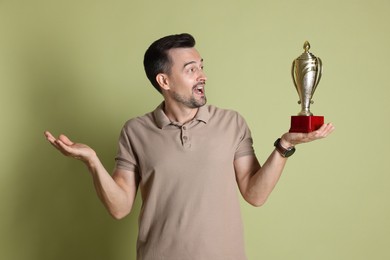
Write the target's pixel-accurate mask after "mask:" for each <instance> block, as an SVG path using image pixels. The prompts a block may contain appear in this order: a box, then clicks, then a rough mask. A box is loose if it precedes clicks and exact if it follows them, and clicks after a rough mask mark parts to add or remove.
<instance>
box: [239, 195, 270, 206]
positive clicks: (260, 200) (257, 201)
mask: <svg viewBox="0 0 390 260" xmlns="http://www.w3.org/2000/svg"><path fill="white" fill-rule="evenodd" d="M244 198H245V200H246V202H248V203H249V204H250V205H252V206H254V207H257V208H258V207H261V206H263V205H264V204H265V203H266V202H267V197H252V196H247V197H244Z"/></svg>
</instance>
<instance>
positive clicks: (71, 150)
mask: <svg viewBox="0 0 390 260" xmlns="http://www.w3.org/2000/svg"><path fill="white" fill-rule="evenodd" d="M44 134H45V137H46V139H47V140H48V141H49V142H50V143H51V144H52V145H53V146H54V147H55V148H56V149H57V150H58V151H60V152H61V153H62V154H64V155H65V156H69V157H72V158H75V159H78V160H81V161H83V162H85V163H88V162H90V161H91V160H92V158H93V157H96V153H95V151H94V150H93V149H92V148H90V147H89V146H88V145H85V144H80V143H74V142H72V141H71V140H70V139H69V138H68V137H67V136H65V135H60V136H59V137H58V138H57V139H56V138H55V137H54V136H53V135H52V134H51V133H50V132H49V131H45V133H44Z"/></svg>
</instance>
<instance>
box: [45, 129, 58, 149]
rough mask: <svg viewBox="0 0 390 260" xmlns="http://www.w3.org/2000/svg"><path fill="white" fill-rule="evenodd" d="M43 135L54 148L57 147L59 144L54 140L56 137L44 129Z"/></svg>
mask: <svg viewBox="0 0 390 260" xmlns="http://www.w3.org/2000/svg"><path fill="white" fill-rule="evenodd" d="M44 135H45V137H46V140H47V141H49V143H50V144H51V145H53V146H54V147H55V148H56V149H59V146H58V144H57V142H56V138H55V137H54V136H53V135H52V134H51V133H50V132H49V131H45V132H44Z"/></svg>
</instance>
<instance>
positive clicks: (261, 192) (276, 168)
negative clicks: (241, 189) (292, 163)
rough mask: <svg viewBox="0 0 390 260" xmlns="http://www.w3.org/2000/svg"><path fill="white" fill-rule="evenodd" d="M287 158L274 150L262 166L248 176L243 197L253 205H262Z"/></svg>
mask: <svg viewBox="0 0 390 260" xmlns="http://www.w3.org/2000/svg"><path fill="white" fill-rule="evenodd" d="M286 162H287V158H284V157H282V156H281V155H280V154H279V153H278V152H277V151H276V150H274V151H273V152H272V153H271V154H270V156H269V157H268V159H267V160H266V161H265V163H264V164H263V166H262V167H260V168H259V169H258V170H257V171H256V172H255V173H254V174H252V175H251V176H250V178H249V181H248V182H249V183H248V186H247V191H246V194H245V196H244V197H245V199H246V200H247V201H248V202H249V203H250V204H252V205H254V206H261V205H263V204H264V203H265V202H266V200H267V199H268V197H269V195H270V194H271V192H272V190H273V189H274V188H275V186H276V184H277V182H278V181H279V179H280V176H281V175H282V172H283V169H284V167H285V165H286Z"/></svg>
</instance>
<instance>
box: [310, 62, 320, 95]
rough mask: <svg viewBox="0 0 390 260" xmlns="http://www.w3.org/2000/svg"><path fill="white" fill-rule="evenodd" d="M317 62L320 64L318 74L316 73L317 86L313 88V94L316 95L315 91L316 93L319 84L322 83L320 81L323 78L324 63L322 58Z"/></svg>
mask: <svg viewBox="0 0 390 260" xmlns="http://www.w3.org/2000/svg"><path fill="white" fill-rule="evenodd" d="M316 60H317V62H318V66H317V67H318V72H317V73H316V80H315V84H314V87H313V91H312V93H314V91H316V88H317V86H318V83H319V82H320V79H321V76H322V61H321V59H320V58H318V57H317V58H316Z"/></svg>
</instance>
